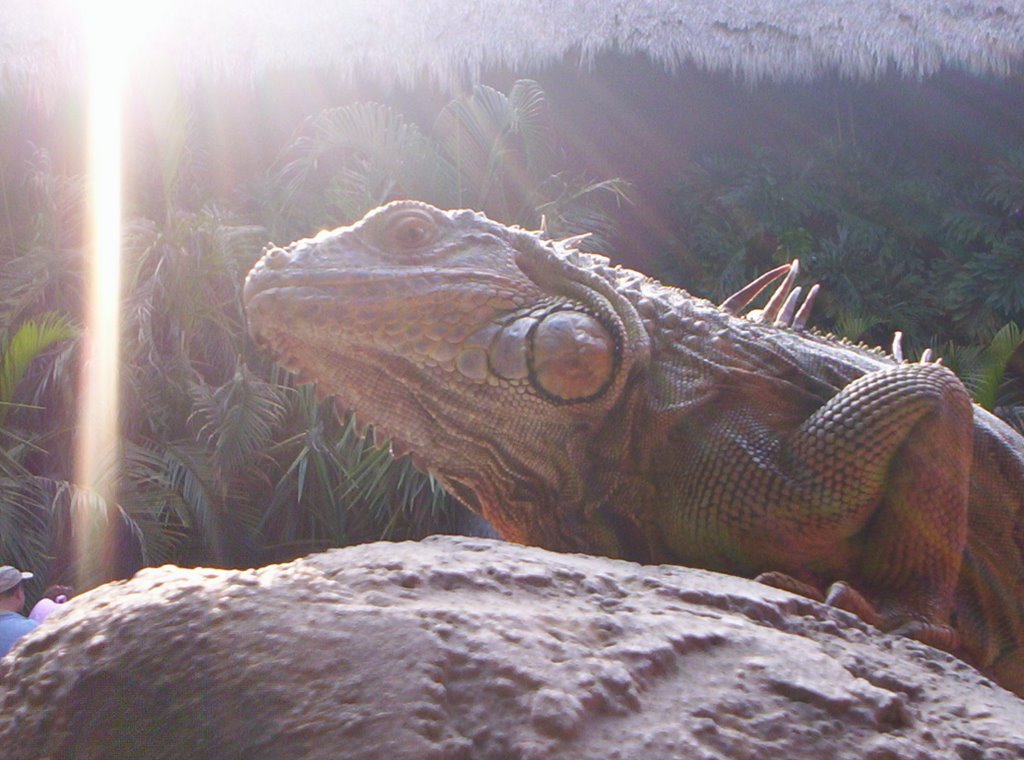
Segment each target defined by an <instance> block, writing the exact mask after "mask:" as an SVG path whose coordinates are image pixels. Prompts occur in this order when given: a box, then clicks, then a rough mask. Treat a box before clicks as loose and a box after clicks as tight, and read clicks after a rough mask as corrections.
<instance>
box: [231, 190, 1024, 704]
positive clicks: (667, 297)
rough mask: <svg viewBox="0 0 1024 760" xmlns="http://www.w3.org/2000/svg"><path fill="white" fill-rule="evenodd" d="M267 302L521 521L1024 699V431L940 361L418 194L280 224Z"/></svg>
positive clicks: (308, 362) (416, 450)
mask: <svg viewBox="0 0 1024 760" xmlns="http://www.w3.org/2000/svg"><path fill="white" fill-rule="evenodd" d="M245 301H246V306H247V311H248V318H249V323H250V329H251V331H252V334H253V335H254V336H255V337H256V339H257V340H258V342H260V343H261V344H263V345H265V346H267V347H268V348H269V349H270V351H272V352H273V354H274V355H275V356H276V357H277V358H278V359H279V361H281V362H282V363H283V364H284V365H285V366H286V367H288V368H290V369H292V370H294V371H296V372H297V373H298V374H299V376H300V378H307V379H311V380H315V381H316V382H317V383H318V384H319V389H320V391H321V392H322V393H326V394H333V395H334V396H335V397H336V399H337V403H338V404H339V407H340V408H341V409H342V410H345V411H354V412H355V414H356V416H357V419H358V420H361V421H363V422H368V423H372V424H373V426H374V427H375V429H376V430H377V431H379V432H380V433H382V434H383V435H384V436H385V437H386V438H388V439H390V441H391V445H392V448H393V451H394V453H395V454H396V455H399V456H400V455H402V454H404V453H407V452H408V453H410V454H411V456H412V458H413V461H414V463H416V464H417V465H418V466H419V467H421V468H422V469H424V470H426V471H429V472H431V473H433V474H434V475H435V476H436V477H437V478H438V479H439V480H440V481H441V482H442V483H443V484H444V485H445V486H446V487H447V488H448V490H449V491H450V492H451V493H452V494H454V495H455V496H456V497H457V498H458V499H459V500H461V501H462V502H463V503H464V504H466V505H467V506H468V507H469V508H470V509H472V510H473V511H475V512H477V513H478V514H480V515H482V516H483V517H484V518H486V519H487V520H488V521H489V522H490V523H491V524H492V525H493V526H494V527H495V528H496V529H497V530H498V532H499V533H500V534H501V535H502V536H503V537H505V538H507V539H509V540H512V541H517V542H521V543H526V544H534V545H538V546H542V547H546V548H548V549H554V550H558V551H575V552H587V553H593V554H603V555H608V556H612V557H621V558H625V559H630V560H635V561H638V562H644V563H675V564H682V565H690V566H696V567H703V568H708V569H712V570H718V571H723V572H727V573H732V574H738V575H744V576H749V577H759V578H761V579H762V580H764V581H766V582H769V583H773V584H775V585H781V586H783V587H787V588H791V589H794V590H797V591H800V592H802V593H806V594H808V595H810V596H814V597H817V598H821V599H824V598H827V599H828V601H830V602H831V603H833V604H837V605H838V606H841V607H845V608H847V609H852V610H854V611H855V612H857V613H859V614H860V615H861V616H862V617H864V618H865V619H867V620H869V621H870V622H873V623H875V624H876V625H878V626H879V627H880V628H882V629H883V630H887V631H894V632H898V633H902V634H905V635H909V636H913V637H916V638H918V639H920V640H922V641H925V642H928V643H932V644H936V645H939V646H942V647H944V648H947V649H949V650H951V651H953V652H954V653H956V654H958V655H959V656H961V657H963V658H964V659H966V660H967V661H969V662H971V663H973V664H975V665H976V666H977V667H978V668H979V669H981V670H982V671H983V672H985V673H987V674H989V675H991V676H992V677H994V678H995V680H997V681H998V682H1000V683H1001V684H1003V685H1004V686H1006V687H1007V688H1010V689H1012V690H1014V691H1016V693H1018V694H1020V695H1022V696H1024V562H1022V554H1024V438H1022V437H1021V436H1020V435H1018V434H1017V433H1016V432H1014V431H1013V430H1012V429H1011V428H1010V427H1009V426H1008V425H1006V424H1005V423H1003V422H1001V421H1000V420H999V419H998V418H996V417H995V416H993V415H991V414H989V413H988V412H986V411H985V410H983V409H981V408H980V407H978V406H972V404H971V401H970V398H969V396H968V394H967V392H966V390H965V389H964V386H963V385H962V384H961V382H960V381H959V380H958V379H957V377H956V376H955V375H954V374H953V373H952V372H951V371H950V370H948V369H946V368H945V367H943V366H941V365H940V364H938V363H914V364H911V363H906V362H901V361H897V360H896V359H894V358H893V357H890V356H888V355H886V354H883V353H882V352H880V351H876V350H869V349H866V348H863V347H858V346H854V345H849V344H846V343H842V342H839V341H837V340H834V339H831V338H829V337H826V336H820V335H817V334H814V333H812V332H806V331H797V330H794V329H791V328H788V327H785V326H778V325H775V324H771V323H770V322H769V321H760V322H758V321H751V320H749V319H742V318H739V317H737V316H735V315H733V314H732V313H731V311H733V310H734V309H728V308H726V309H723V308H719V307H716V306H714V305H713V304H711V303H710V302H708V301H705V300H703V299H700V298H696V297H693V296H691V295H690V294H688V293H687V292H685V291H683V290H680V289H677V288H673V287H668V286H665V285H662V284H661V283H659V282H657V281H655V280H652V279H650V278H648V277H645V276H644V275H642V274H640V273H638V272H635V271H631V270H629V269H624V268H621V267H613V266H611V265H610V263H609V261H608V259H606V258H604V257H602V256H598V255H593V254H588V253H583V252H581V251H579V250H577V249H576V248H575V247H574V241H561V242H559V241H551V240H546V239H544V237H543V236H542V235H541V234H539V233H535V232H530V231H526V230H522V229H519V228H514V227H512V228H510V227H507V226H504V225H501V224H499V223H496V222H494V221H491V220H489V219H487V218H486V217H484V216H483V215H481V214H479V213H476V212H473V211H467V210H458V211H441V210H438V209H436V208H434V207H432V206H429V205H426V204H423V203H419V202H415V201H397V202H394V203H391V204H388V205H386V206H383V207H381V208H379V209H376V210H374V211H371V212H370V213H368V214H367V215H366V216H365V217H364V218H363V219H362V220H361V221H359V222H357V223H356V224H354V225H352V226H349V227H341V228H339V229H336V230H332V231H324V232H321V233H320V234H318V235H317V236H316V237H313V238H310V239H305V240H300V241H298V242H296V243H293V244H291V245H289V246H287V247H284V248H281V247H269V248H268V249H267V250H266V252H265V254H264V255H263V257H262V259H261V260H260V261H259V262H258V263H257V264H256V265H255V266H254V267H253V269H252V271H251V272H250V273H249V275H248V278H247V280H246V283H245Z"/></svg>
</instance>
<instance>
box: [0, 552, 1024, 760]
mask: <svg viewBox="0 0 1024 760" xmlns="http://www.w3.org/2000/svg"><path fill="white" fill-rule="evenodd" d="M0 747H3V748H4V756H5V757H7V758H9V760H18V759H19V758H33V757H47V756H49V757H73V758H119V757H131V758H150V757H168V758H172V757H173V758H181V757H197V758H396V759H398V758H416V759H417V760H419V759H421V758H467V759H468V758H474V759H475V758H524V759H525V758H588V759H589V758H638V759H639V758H643V759H644V760H648V759H655V760H657V759H658V758H816V759H817V758H830V760H836V759H838V758H876V759H878V760H881V759H882V758H885V759H890V758H891V759H896V758H942V757H949V758H964V759H966V758H993V759H994V758H1022V757H1024V701H1022V700H1019V699H1018V698H1016V697H1015V696H1013V695H1012V694H1010V693H1009V692H1006V691H1004V690H1002V689H1000V688H999V687H997V686H995V685H993V684H992V683H991V682H989V681H988V680H986V679H985V678H983V677H982V676H980V675H978V674H977V673H976V672H974V671H973V670H972V669H971V668H969V667H968V666H967V665H965V664H963V663H961V662H959V661H958V660H956V659H954V658H952V657H950V656H948V655H946V654H944V653H942V652H939V651H936V650H934V649H930V648H929V647H926V646H924V645H921V644H918V643H916V642H913V641H909V640H906V639H902V638H899V637H894V636H889V635H885V634H881V633H878V632H877V631H875V630H873V629H870V628H869V627H868V626H866V625H865V624H863V623H861V622H860V621H859V620H857V619H855V618H853V617H852V616H849V615H847V614H845V613H843V612H840V611H837V610H832V609H829V608H827V607H824V606H822V605H819V604H816V603H814V602H811V601H809V600H806V599H803V598H800V597H796V596H793V595H790V594H787V593H785V592H782V591H778V590H775V589H771V588H768V587H764V586H760V585H758V584H755V583H752V582H749V581H744V580H742V579H737V578H731V577H728V576H724V575H718V574H715V573H708V572H703V571H698V570H689V569H685V568H678V567H641V566H639V565H634V564H630V563H626V562H619V561H615V560H608V559H599V558H591V557H582V556H577V555H562V554H553V553H550V552H546V551H542V550H539V549H532V548H525V547H520V546H513V545H509V544H503V543H499V542H495V541H489V540H486V539H459V538H452V537H436V538H433V539H428V540H427V541H424V542H421V543H404V544H387V543H378V544H370V545H366V546H359V547H353V548H349V549H342V550H336V551H332V552H327V553H325V554H319V555H314V556H311V557H307V558H305V559H302V560H299V561H296V562H292V563H290V564H286V565H276V566H272V567H267V568H263V569H261V570H256V571H241V572H240V571H223V570H183V569H180V568H174V567H164V568H159V569H153V570H146V571H143V572H141V573H139V575H138V576H137V577H136V578H134V579H133V580H131V581H127V582H122V583H116V584H111V585H108V586H105V587H102V588H99V589H96V590H95V591H93V592H90V593H88V594H85V595H83V596H81V597H79V598H77V599H75V600H73V601H72V602H71V603H69V604H68V605H67V606H66V607H65V608H64V609H62V610H61V611H60V612H58V613H55V614H54V615H53V616H52V617H51V618H50V620H48V621H47V622H46V623H45V624H44V625H43V626H42V627H40V629H38V630H37V631H35V632H34V633H33V634H30V635H29V636H28V637H26V638H25V639H23V640H22V642H21V643H20V644H19V645H18V646H16V648H15V650H14V651H13V652H12V654H11V655H10V656H9V657H7V658H6V659H4V660H2V661H0Z"/></svg>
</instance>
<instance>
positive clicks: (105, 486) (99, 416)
mask: <svg viewBox="0 0 1024 760" xmlns="http://www.w3.org/2000/svg"><path fill="white" fill-rule="evenodd" d="M121 5H123V4H122V3H118V2H113V1H108V0H104V1H101V2H92V3H90V4H89V6H88V10H86V11H85V12H84V20H85V26H86V32H87V40H88V46H89V75H88V76H89V105H88V124H87V130H88V138H87V139H88V180H89V244H88V246H87V255H88V259H89V260H88V266H87V278H88V290H87V293H88V303H87V305H86V318H85V319H86V324H85V333H84V339H83V356H82V368H81V375H80V378H81V379H80V383H81V387H80V392H79V397H78V430H77V436H76V452H75V462H76V465H75V466H76V473H75V476H76V480H77V482H78V483H79V484H80V485H82V486H84V487H86V488H89V489H91V490H93V491H94V492H95V493H96V494H97V495H98V496H99V497H101V499H102V501H105V502H106V503H108V504H110V503H114V502H116V500H117V494H116V483H117V476H116V467H115V464H116V462H117V441H118V435H117V430H118V394H117V389H118V361H119V314H118V307H119V304H120V291H121V282H120V280H121V271H120V258H121V198H122V193H121V169H122V167H121V146H122V105H123V104H122V84H123V79H124V73H125V53H126V50H127V42H126V40H125V32H124V28H123V27H120V26H119V24H118V23H116V18H117V13H118V10H119V7H120V6H121ZM113 30H118V31H117V33H114V32H113ZM86 511H87V510H86V509H84V508H80V509H79V510H78V513H77V514H76V515H74V519H75V536H76V541H77V546H76V555H77V557H78V560H79V564H78V570H79V575H80V576H81V577H80V578H79V582H80V583H81V584H82V585H87V584H90V583H91V582H92V583H94V582H95V580H96V579H97V575H99V576H100V577H102V575H103V568H102V566H101V564H102V556H103V554H104V552H103V546H104V543H105V538H106V537H105V536H104V535H102V533H103V532H104V531H103V529H102V527H100V526H103V525H104V524H105V523H106V521H105V520H96V519H90V518H91V517H92V518H94V517H95V516H90V515H88V514H85V512H86Z"/></svg>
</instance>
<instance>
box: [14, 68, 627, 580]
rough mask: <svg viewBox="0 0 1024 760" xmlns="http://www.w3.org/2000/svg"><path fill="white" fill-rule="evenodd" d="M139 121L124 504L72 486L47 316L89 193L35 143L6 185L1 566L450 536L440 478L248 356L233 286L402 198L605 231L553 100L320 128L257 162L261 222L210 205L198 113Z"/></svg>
mask: <svg viewBox="0 0 1024 760" xmlns="http://www.w3.org/2000/svg"><path fill="white" fill-rule="evenodd" d="M151 106H152V107H153V125H152V130H153V138H154V140H155V143H156V144H155V146H150V145H149V144H148V143H145V142H142V141H140V142H139V143H138V144H134V143H133V144H132V145H130V146H129V151H130V155H131V156H132V162H131V165H130V170H129V177H128V186H129V187H130V188H131V189H132V194H131V195H130V197H129V199H128V202H127V211H128V214H129V216H130V219H129V221H128V222H127V223H126V228H125V232H124V245H123V262H122V269H123V273H122V282H123V285H122V292H123V295H122V316H121V330H122V340H121V357H120V361H121V387H120V397H121V400H120V407H121V430H120V434H121V440H120V456H119V458H118V461H117V462H116V463H111V464H112V465H115V464H116V466H112V467H111V468H110V477H111V478H116V489H114V491H113V492H114V493H116V494H117V502H116V503H112V502H108V501H106V500H104V499H103V498H102V497H101V496H100V495H99V494H98V493H95V492H92V491H89V490H88V489H84V488H80V487H77V486H75V485H73V481H74V461H73V458H72V457H73V452H74V442H75V431H76V427H77V418H76V415H77V412H78V409H77V404H76V403H75V402H76V396H77V393H76V388H77V378H76V372H75V361H74V360H75V352H74V348H75V346H76V345H77V342H76V341H73V340H67V339H68V338H73V337H75V335H76V332H75V330H74V329H73V327H72V324H73V320H72V319H69V318H66V317H61V316H58V315H57V314H56V313H50V311H49V310H52V309H54V308H57V307H58V306H59V308H60V309H61V312H60V313H62V314H63V313H69V314H72V315H80V314H81V313H82V305H83V301H84V293H83V279H84V278H83V276H82V272H83V269H84V266H83V262H82V259H83V256H82V251H83V249H82V239H81V231H82V224H81V219H82V212H83V208H82V205H83V198H84V195H83V193H82V189H83V187H84V185H83V182H82V178H81V177H80V176H77V175H74V174H64V173H62V172H61V171H59V170H58V169H57V168H56V167H55V164H54V162H53V161H51V160H50V155H49V153H47V152H46V151H45V150H42V149H36V148H34V147H32V148H31V149H30V150H29V152H28V155H27V156H26V157H25V160H24V161H23V163H22V165H20V166H18V165H15V164H6V165H3V166H0V256H2V259H0V264H2V266H0V286H3V290H2V291H0V293H2V296H0V434H2V435H0V559H2V560H4V561H9V562H14V563H15V564H18V565H19V566H22V567H26V568H29V569H31V570H33V571H34V572H36V573H37V574H38V575H39V577H40V580H41V581H53V580H65V581H72V582H74V583H76V584H79V586H80V587H82V588H84V587H87V586H88V585H91V584H94V583H98V582H100V581H102V580H105V579H106V578H109V577H114V576H116V575H118V574H121V575H123V574H126V573H129V572H131V571H132V570H134V569H135V567H137V566H138V565H139V564H161V563H165V562H177V563H183V564H190V563H203V564H214V565H228V566H230V565H234V566H244V565H251V564H256V563H262V562H267V561H274V560H284V559H289V558H292V557H294V556H297V555H300V554H303V553H306V552H309V551H314V550H319V549H324V548H327V547H331V546H340V545H345V544H348V543H353V542H357V541H366V540H374V539H379V538H395V539H403V538H413V537H421V536H423V535H426V534H428V533H430V532H437V531H439V530H451V529H452V528H453V527H455V524H454V522H453V520H454V519H455V516H456V515H457V514H458V508H457V507H456V505H455V504H454V503H453V502H452V500H451V498H450V497H449V496H448V495H447V494H446V493H445V492H444V491H443V490H442V489H441V488H440V487H439V486H438V484H437V483H436V481H434V480H433V479H432V478H431V477H430V476H428V475H425V474H423V473H421V472H418V471H417V470H416V469H415V468H414V467H413V466H412V464H411V463H410V461H409V460H408V459H399V460H395V459H394V458H393V457H392V456H391V454H390V452H389V448H388V446H387V445H386V444H382V445H375V444H374V442H373V437H372V434H371V435H370V436H369V437H364V436H361V435H359V434H358V433H357V431H356V427H355V421H354V420H352V419H347V420H339V418H338V417H337V416H336V415H335V412H334V408H333V405H332V404H331V403H329V402H326V401H319V400H318V399H317V398H316V395H315V393H314V390H313V388H312V386H310V385H299V386H296V385H295V383H294V379H293V378H292V377H291V376H290V375H288V374H287V373H286V372H284V371H283V370H281V369H280V368H279V367H276V366H274V365H273V364H271V363H270V362H269V361H268V360H267V358H266V357H265V356H263V355H261V354H260V353H259V352H257V351H256V350H255V347H254V346H253V345H252V344H251V342H250V339H249V337H248V334H247V331H246V327H245V315H244V311H243V308H242V292H241V291H242V285H243V281H244V278H245V274H246V273H247V272H248V270H249V269H250V267H251V266H252V264H253V263H254V262H255V260H256V259H257V258H258V256H259V255H260V249H261V248H262V243H263V241H265V240H266V239H268V238H269V237H272V238H274V239H277V240H291V239H294V238H296V237H300V236H303V235H308V234H310V233H311V232H313V231H315V230H316V229H317V228H319V227H322V226H333V225H336V224H337V223H339V222H341V221H347V220H351V219H354V218H356V217H358V216H360V215H362V214H363V213H364V212H365V211H366V210H367V209H369V208H372V207H374V206H377V205H379V204H380V203H383V202H385V201H387V200H389V199H391V198H395V197H399V196H412V197H419V198H423V199H426V200H430V201H433V202H435V203H437V204H439V205H442V206H460V205H472V206H476V207H479V208H486V209H487V210H488V211H490V212H491V213H493V214H494V215H496V216H498V217H500V218H502V219H505V220H507V221H512V222H521V223H523V224H528V225H530V226H540V225H541V223H542V222H543V223H545V224H547V225H548V227H549V228H550V230H551V231H552V234H573V233H574V232H576V231H582V229H584V228H593V229H597V230H599V231H600V230H608V229H610V227H609V222H608V221H607V219H606V218H605V217H603V216H602V213H601V211H600V209H599V208H598V207H597V205H596V204H595V199H598V198H599V197H601V196H605V197H608V198H615V199H619V198H621V194H622V186H621V183H619V182H617V181H615V180H606V181H604V182H597V183H592V184H588V183H585V182H581V181H572V180H570V179H568V178H567V177H566V175H565V174H564V173H562V172H560V171H559V170H558V169H559V167H558V162H559V151H558V149H557V144H556V142H555V138H554V135H553V134H552V133H551V130H550V127H549V124H548V111H547V109H548V105H547V102H546V99H545V96H544V93H543V92H542V91H541V90H540V88H539V87H538V86H537V85H536V83H533V82H526V81H524V82H519V83H517V84H516V85H515V86H514V87H513V89H512V91H511V92H510V93H509V94H508V95H505V94H503V93H500V92H497V91H496V90H492V89H490V88H485V87H482V88H477V89H476V90H474V91H473V92H472V93H471V94H469V95H467V96H466V97H465V98H461V99H458V100H456V101H453V102H452V103H451V104H449V105H448V106H447V107H446V108H445V109H443V111H442V112H441V114H440V115H439V116H438V118H437V120H436V123H435V125H434V126H433V128H432V130H431V131H430V133H429V134H427V133H426V132H424V131H423V130H422V129H421V128H420V127H419V126H417V125H416V124H414V123H412V122H411V121H410V120H409V119H408V118H407V117H406V116H405V115H404V114H402V113H400V112H398V111H396V110H394V109H392V108H389V107H386V106H383V105H379V104H374V103H359V104H355V105H351V106H346V107H341V108H334V109H328V110H326V111H322V112H320V113H318V114H315V115H313V116H312V117H310V118H309V119H308V120H307V121H306V122H305V124H304V125H303V128H302V129H301V130H300V132H299V134H298V136H297V137H296V138H295V139H294V140H293V141H292V143H291V144H289V145H288V146H287V147H286V149H285V150H283V151H282V152H281V153H280V155H279V160H278V161H277V163H276V164H274V165H273V166H269V163H270V162H268V167H267V168H266V170H265V176H266V178H267V179H268V184H266V185H265V186H264V187H263V188H261V189H260V190H259V192H257V194H256V195H257V196H258V197H259V200H260V203H259V204H258V207H259V210H258V212H256V213H255V214H254V213H253V212H252V210H251V208H248V209H247V207H245V206H243V205H241V204H240V203H239V200H244V199H245V198H249V199H250V200H251V199H252V196H253V193H251V192H250V190H249V186H246V187H245V192H239V193H238V195H237V197H235V198H224V197H215V196H213V195H212V193H211V191H210V189H209V182H208V180H209V178H208V177H207V176H206V167H204V166H203V154H202V150H201V149H200V148H199V147H197V146H196V144H195V143H194V141H193V133H192V130H193V127H194V124H195V120H194V115H193V113H192V112H191V110H190V108H189V106H188V104H187V103H186V102H185V101H184V100H183V99H182V98H180V97H178V96H177V95H172V96H170V97H168V98H167V99H166V101H165V102H155V103H154V104H151ZM154 147H155V149H154ZM574 220H575V221H574ZM574 224H575V225H579V226H575V227H574ZM4 336H6V337H4ZM83 546H88V547H89V548H87V549H83Z"/></svg>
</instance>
